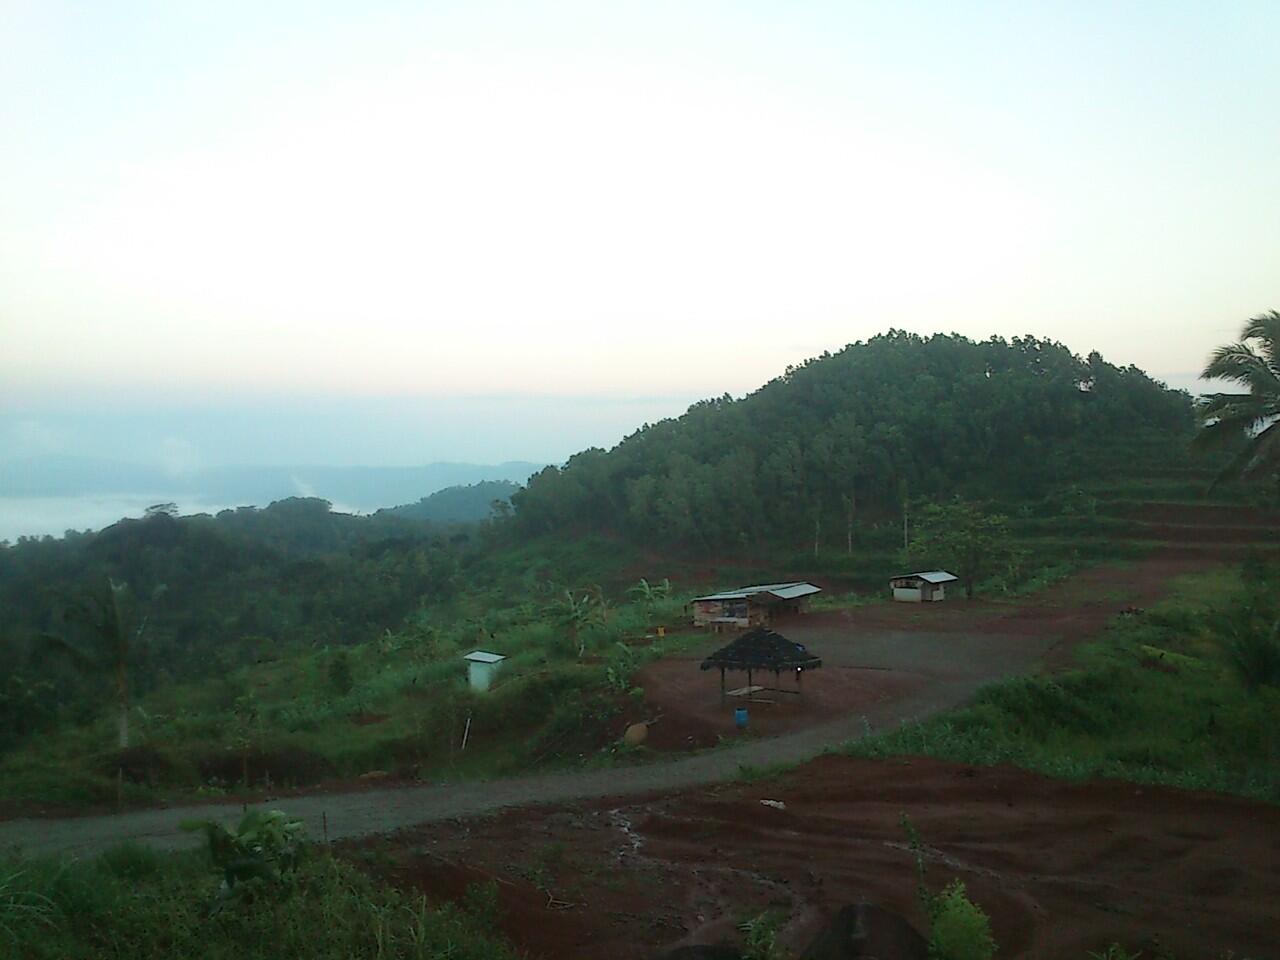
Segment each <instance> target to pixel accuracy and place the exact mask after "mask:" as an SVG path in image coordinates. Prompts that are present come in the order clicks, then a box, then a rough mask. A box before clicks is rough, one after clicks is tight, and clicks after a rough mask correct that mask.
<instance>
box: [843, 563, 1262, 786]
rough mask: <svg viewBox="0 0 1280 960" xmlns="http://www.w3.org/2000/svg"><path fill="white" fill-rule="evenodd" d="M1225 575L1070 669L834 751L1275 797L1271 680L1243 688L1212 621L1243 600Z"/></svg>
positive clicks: (1121, 627) (1200, 583)
mask: <svg viewBox="0 0 1280 960" xmlns="http://www.w3.org/2000/svg"><path fill="white" fill-rule="evenodd" d="M1229 583H1230V581H1229V580H1227V579H1226V578H1224V577H1223V576H1222V575H1205V576H1200V577H1195V578H1190V579H1188V580H1187V581H1184V583H1183V587H1182V590H1181V595H1180V596H1179V597H1177V598H1175V599H1173V600H1171V601H1169V602H1166V603H1164V604H1161V605H1160V606H1159V607H1158V608H1157V609H1156V610H1154V611H1152V612H1151V613H1148V614H1147V615H1145V616H1140V617H1123V618H1119V619H1118V620H1116V621H1115V622H1114V623H1113V624H1112V626H1111V627H1110V628H1109V630H1108V631H1107V633H1106V634H1105V635H1104V636H1103V637H1102V638H1101V639H1100V640H1099V641H1098V642H1096V643H1093V644H1091V645H1089V646H1088V647H1086V648H1085V649H1084V650H1083V651H1082V652H1081V654H1080V660H1081V666H1080V667H1079V668H1077V669H1075V670H1072V671H1069V672H1067V673H1065V674H1061V675H1056V676H1039V677H1029V678H1019V679H1013V680H1008V681H1004V682H1002V683H997V684H994V685H991V686H988V687H986V688H984V689H983V690H982V691H981V692H980V693H979V694H978V695H977V696H976V697H975V698H974V700H973V701H972V702H971V703H970V704H969V705H968V706H966V707H964V708H962V709H959V710H955V711H951V712H949V713H947V714H944V715H941V716H938V717H935V718H933V719H930V720H927V721H923V722H919V723H910V724H907V725H904V726H902V727H900V728H898V729H896V730H893V731H890V732H887V733H884V734H881V735H878V736H875V737H869V738H866V739H863V740H859V741H855V742H853V743H850V744H849V745H847V747H846V748H845V750H846V752H848V753H850V754H853V755H856V756H863V757H888V756H894V755H901V754H915V755H923V756H932V757H938V758H940V759H947V760H954V761H958V762H961V763H970V764H976V765H993V764H1001V763H1009V764H1014V765H1017V766H1021V767H1025V768H1027V769H1031V770H1035V771H1037V772H1040V773H1044V774H1048V775H1050V776H1056V777H1064V778H1068V779H1075V780H1079V779H1087V778H1091V777H1112V778H1117V779H1124V780H1132V781H1136V782H1140V783H1163V784H1169V785H1171V786H1177V787H1183V788H1193V789H1205V790H1215V791H1220V792H1225V793H1235V794H1240V795H1243V796H1248V797H1254V798H1258V799H1263V800H1271V801H1275V802H1280V735H1278V734H1277V731H1278V730H1280V690H1278V689H1276V688H1275V687H1273V686H1272V687H1259V688H1257V689H1253V690H1250V689H1249V688H1247V687H1246V686H1245V685H1244V684H1242V683H1241V682H1240V680H1239V678H1238V677H1237V676H1236V673H1235V672H1234V671H1233V670H1232V669H1231V668H1230V666H1229V661H1230V653H1229V652H1230V644H1229V643H1228V642H1227V641H1226V640H1224V638H1223V636H1222V634H1221V632H1220V631H1221V624H1222V623H1223V622H1230V616H1231V612H1232V611H1234V610H1236V609H1237V608H1238V605H1239V604H1240V603H1243V602H1244V601H1243V600H1242V598H1240V597H1238V596H1237V597H1233V596H1231V595H1230V593H1229V590H1230V586H1229ZM1215 603H1216V604H1218V605H1219V608H1220V609H1219V608H1215V606H1214V604H1215Z"/></svg>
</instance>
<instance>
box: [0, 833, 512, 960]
mask: <svg viewBox="0 0 1280 960" xmlns="http://www.w3.org/2000/svg"><path fill="white" fill-rule="evenodd" d="M256 816H257V817H258V819H257V820H255V821H253V822H248V821H246V823H243V824H241V827H240V829H239V830H237V831H235V832H230V831H227V830H225V828H217V830H220V831H221V833H216V832H214V831H213V830H211V831H210V842H209V843H208V844H207V846H206V847H205V848H204V849H202V850H200V851H194V852H190V853H178V854H162V853H157V852H155V851H154V850H151V849H149V848H147V847H142V846H122V847H117V848H114V849H112V850H108V851H106V852H105V853H103V854H102V855H100V856H98V857H96V858H94V859H92V860H67V861H55V860H51V859H15V858H3V857H0V956H6V957H7V956H13V957H22V958H24V960H45V958H47V960H113V958H118V960H148V958H156V960H184V958H193V960H194V958H197V957H198V958H201V960H219V958H226V960H232V958H235V960H242V958H248V960H255V958H261V960H278V958H281V957H290V958H298V960H359V958H378V960H442V958H446V957H447V958H449V960H503V958H507V957H511V958H514V957H515V956H516V954H515V952H514V951H513V950H512V949H511V948H510V947H509V945H507V944H506V943H504V942H502V941H501V940H500V939H499V938H497V937H496V936H495V935H494V934H493V933H492V932H491V931H492V927H493V921H494V917H493V915H492V911H493V909H494V905H493V900H492V898H487V897H485V896H484V891H483V890H477V891H476V895H474V896H472V897H469V898H468V899H467V901H466V902H465V904H464V905H463V906H454V905H451V904H431V903H428V902H427V901H426V900H425V899H424V898H422V897H414V896H410V895H408V894H405V893H402V892H400V891H398V890H396V889H395V888H393V887H389V886H386V885H383V884H379V883H377V882H375V881H373V880H371V879H370V878H369V877H367V876H366V875H365V874H364V873H362V872H361V871H360V870H358V869H357V868H355V867H354V866H351V865H350V864H347V863H345V862H344V861H342V860H340V859H338V858H337V857H335V856H333V855H332V854H331V853H329V852H328V851H327V850H326V849H324V848H322V847H318V846H309V845H304V844H302V843H301V841H300V839H299V837H298V829H299V827H298V825H297V824H296V823H294V822H292V821H289V820H288V818H286V817H285V816H284V815H283V814H273V815H270V816H262V815H256Z"/></svg>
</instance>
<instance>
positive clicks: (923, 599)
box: [889, 570, 960, 603]
mask: <svg viewBox="0 0 1280 960" xmlns="http://www.w3.org/2000/svg"><path fill="white" fill-rule="evenodd" d="M959 579H960V578H959V577H957V576H956V575H955V574H953V573H947V571H945V570H926V571H924V572H923V573H904V574H902V576H900V577H894V578H893V579H892V580H890V581H889V586H890V587H892V588H893V599H895V600H901V601H903V602H905V603H928V602H930V601H933V600H945V599H947V584H948V583H955V582H956V581H957V580H959Z"/></svg>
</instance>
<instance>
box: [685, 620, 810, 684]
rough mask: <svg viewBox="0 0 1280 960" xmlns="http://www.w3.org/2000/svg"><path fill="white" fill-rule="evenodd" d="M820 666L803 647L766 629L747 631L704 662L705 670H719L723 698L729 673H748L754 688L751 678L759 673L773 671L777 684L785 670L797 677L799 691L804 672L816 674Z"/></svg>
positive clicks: (758, 628)
mask: <svg viewBox="0 0 1280 960" xmlns="http://www.w3.org/2000/svg"><path fill="white" fill-rule="evenodd" d="M820 666H822V658H821V657H815V656H814V655H813V654H812V653H810V652H809V650H808V648H807V647H805V645H804V644H803V643H796V642H795V641H794V640H788V639H787V638H786V637H784V636H783V635H782V634H780V633H774V632H773V631H772V630H770V629H769V628H767V627H756V628H755V629H754V630H748V631H747V632H746V633H744V634H743V635H742V636H740V637H738V639H736V640H734V641H733V642H732V643H730V644H727V645H725V646H723V647H721V648H720V649H719V650H717V651H716V652H715V653H713V654H711V656H709V657H707V659H705V660H703V661H702V669H703V670H714V669H716V668H719V670H720V696H722V697H723V696H724V693H725V690H724V675H725V672H726V671H728V670H745V671H746V674H747V686H748V687H750V686H751V680H752V675H753V674H754V673H755V672H756V671H759V670H764V671H771V672H772V673H773V676H774V681H775V682H776V681H777V679H778V677H779V676H780V675H781V674H782V672H783V671H784V670H785V671H787V672H789V673H793V674H794V675H795V678H796V686H797V687H799V685H800V677H801V675H802V674H803V673H804V671H806V670H816V669H817V668H818V667H820Z"/></svg>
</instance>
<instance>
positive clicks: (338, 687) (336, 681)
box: [328, 650, 355, 697]
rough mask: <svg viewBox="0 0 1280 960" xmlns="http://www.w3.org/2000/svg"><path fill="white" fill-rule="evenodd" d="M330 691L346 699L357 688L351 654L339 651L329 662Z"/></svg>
mask: <svg viewBox="0 0 1280 960" xmlns="http://www.w3.org/2000/svg"><path fill="white" fill-rule="evenodd" d="M328 677H329V689H330V690H332V691H333V692H334V693H336V694H337V695H338V696H340V697H345V696H346V695H347V694H348V693H350V692H351V688H352V687H354V686H355V673H354V671H353V670H352V668H351V654H350V653H348V652H347V651H346V650H339V651H338V652H337V653H335V654H334V655H333V659H331V660H330V661H329V667H328Z"/></svg>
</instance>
